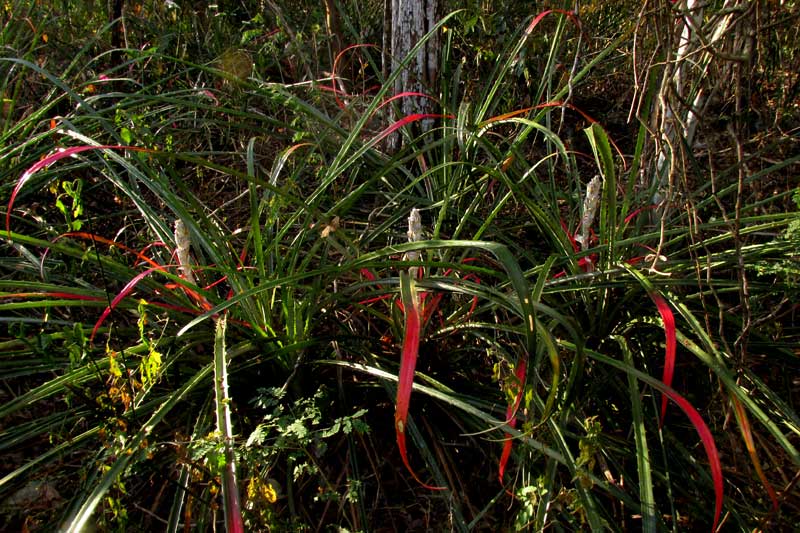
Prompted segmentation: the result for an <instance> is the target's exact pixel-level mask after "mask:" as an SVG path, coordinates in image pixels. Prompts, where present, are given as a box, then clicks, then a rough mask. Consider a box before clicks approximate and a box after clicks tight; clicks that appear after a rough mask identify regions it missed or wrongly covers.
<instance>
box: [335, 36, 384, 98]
mask: <svg viewBox="0 0 800 533" xmlns="http://www.w3.org/2000/svg"><path fill="white" fill-rule="evenodd" d="M365 47H367V48H377V46H376V45H374V44H353V45H350V46H348V47H347V48H345V49H344V50H342V51H341V52H339V53H338V54H336V57H335V58H334V60H333V68H331V87H330V88H331V90H332V91H333V96H334V98H336V105H338V106H339V108H340V109H345V105H344V102H342V101H341V100H340V99H339V94H343V95H345V96H346V95H347V93H346V92H345V91H341V90H339V89H337V88H336V78H337V76H336V69H337V67H338V65H339V61H340V60H341V59H342V56H343V55H344V54H345V53H347V52H349V51H350V50H355V49H356V48H365Z"/></svg>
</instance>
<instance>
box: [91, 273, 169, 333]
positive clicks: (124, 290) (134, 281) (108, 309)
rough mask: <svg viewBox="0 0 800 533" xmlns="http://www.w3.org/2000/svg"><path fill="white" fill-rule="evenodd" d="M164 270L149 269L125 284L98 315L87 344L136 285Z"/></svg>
mask: <svg viewBox="0 0 800 533" xmlns="http://www.w3.org/2000/svg"><path fill="white" fill-rule="evenodd" d="M164 269H165V267H162V266H158V267H154V268H149V269H147V270H145V271H144V272H142V273H140V274H137V275H136V276H134V277H133V279H132V280H130V281H129V282H128V283H126V284H125V286H124V287H123V288H122V290H121V291H119V294H117V295H116V296H115V297H114V299H113V300H111V304H110V305H109V306H108V307H106V308H105V310H104V311H103V314H101V315H100V318H98V319H97V322H96V323H95V325H94V328H93V329H92V334H91V336H90V337H89V342H91V341H93V340H94V336H95V334H97V330H98V329H100V326H101V325H102V324H103V322H104V321H105V319H106V318H108V315H110V314H111V311H112V310H113V309H114V308H115V307H117V305H119V303H120V302H121V301H122V300H123V299H124V298H125V297H126V296H128V294H130V292H131V291H132V290H133V288H134V287H136V284H137V283H139V282H140V281H142V280H143V279H144V278H145V277H147V276H149V275H150V274H152V273H153V272H155V271H157V270H164Z"/></svg>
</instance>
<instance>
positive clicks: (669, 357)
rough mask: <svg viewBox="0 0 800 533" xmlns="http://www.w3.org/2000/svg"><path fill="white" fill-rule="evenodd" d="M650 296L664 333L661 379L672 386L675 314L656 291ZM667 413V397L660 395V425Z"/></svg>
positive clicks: (668, 385)
mask: <svg viewBox="0 0 800 533" xmlns="http://www.w3.org/2000/svg"><path fill="white" fill-rule="evenodd" d="M650 298H651V299H652V300H653V302H654V303H655V304H656V307H657V308H658V313H659V314H660V315H661V320H662V321H663V322H664V334H665V335H666V353H665V354H664V375H663V377H662V378H661V381H663V382H664V385H666V386H667V387H672V377H673V375H674V373H675V315H673V314H672V309H670V308H669V304H668V303H667V301H666V300H665V299H664V297H663V296H661V295H660V294H659V293H657V292H650ZM666 414H667V397H666V395H662V397H661V427H663V426H664V417H665V416H666Z"/></svg>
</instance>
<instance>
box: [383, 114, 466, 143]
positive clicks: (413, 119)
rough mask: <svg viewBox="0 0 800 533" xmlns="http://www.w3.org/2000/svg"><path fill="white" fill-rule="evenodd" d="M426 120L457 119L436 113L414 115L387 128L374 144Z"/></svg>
mask: <svg viewBox="0 0 800 533" xmlns="http://www.w3.org/2000/svg"><path fill="white" fill-rule="evenodd" d="M426 118H455V117H453V115H439V114H436V113H413V114H411V115H408V116H405V117H403V118H401V119H400V120H398V121H397V122H395V123H394V124H392V125H391V126H389V127H388V128H386V129H385V130H383V131H382V132H380V133H379V134H378V136H377V137H375V138H374V139H373V140H372V142H373V143H377V142H378V141H380V140H381V139H384V138H386V137H388V136H389V135H391V134H392V133H393V132H394V131H396V130H398V129H400V128H402V127H403V126H406V125H408V124H411V123H412V122H416V121H418V120H424V119H426Z"/></svg>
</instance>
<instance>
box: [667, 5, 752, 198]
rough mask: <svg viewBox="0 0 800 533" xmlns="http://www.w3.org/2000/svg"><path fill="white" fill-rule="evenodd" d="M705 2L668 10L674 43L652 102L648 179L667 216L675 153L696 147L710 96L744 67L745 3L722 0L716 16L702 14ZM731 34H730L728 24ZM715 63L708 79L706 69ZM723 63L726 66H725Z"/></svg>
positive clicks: (747, 51)
mask: <svg viewBox="0 0 800 533" xmlns="http://www.w3.org/2000/svg"><path fill="white" fill-rule="evenodd" d="M706 4H707V3H706V2H701V1H698V0H681V1H679V2H676V3H675V5H674V7H673V9H674V11H676V12H677V13H680V15H681V16H680V17H678V18H677V21H676V25H675V28H674V39H675V41H673V42H676V43H677V46H676V48H675V52H674V53H672V52H668V54H669V58H668V61H667V63H666V66H665V68H664V71H663V76H662V81H661V85H660V90H659V92H658V94H657V95H656V98H655V100H654V109H653V111H654V113H653V117H654V118H655V120H656V131H658V132H659V133H660V138H659V139H658V141H659V142H658V147H657V154H658V155H657V158H656V168H655V172H654V173H653V179H654V181H655V184H656V186H657V191H656V194H655V197H654V198H653V201H654V203H656V204H662V203H663V209H661V210H660V211H661V212H662V214H663V213H665V212H667V211H668V209H667V205H668V204H669V202H670V201H671V200H672V196H673V194H672V193H673V185H674V182H673V179H674V176H675V172H677V171H678V170H679V167H680V164H679V160H680V151H681V149H682V146H683V145H685V146H687V147H689V149H690V150H691V149H692V148H693V147H694V146H695V144H696V138H695V137H696V132H697V126H698V124H699V122H700V119H701V117H702V115H703V112H704V108H705V106H706V103H707V102H708V100H709V96H711V94H717V95H718V94H719V93H720V92H725V91H728V90H730V89H731V88H732V87H734V86H735V85H736V80H734V79H733V69H731V68H730V66H731V64H735V63H747V62H748V61H749V56H750V54H751V52H752V40H751V39H749V38H748V37H749V36H747V35H746V34H745V33H744V32H743V31H742V27H743V26H744V24H743V19H744V16H745V15H746V14H747V11H748V10H749V7H750V6H749V3H748V2H747V1H746V0H725V2H724V4H723V6H722V8H721V9H719V10H718V11H716V12H714V13H711V14H710V15H709V14H707V13H704V6H706ZM735 21H736V22H739V25H738V27H737V28H736V30H737V31H732V25H733V24H734V22H735ZM712 62H716V63H717V64H716V69H715V72H717V73H719V74H718V75H717V76H712V75H711V73H710V68H711V67H712ZM725 63H728V64H725Z"/></svg>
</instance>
